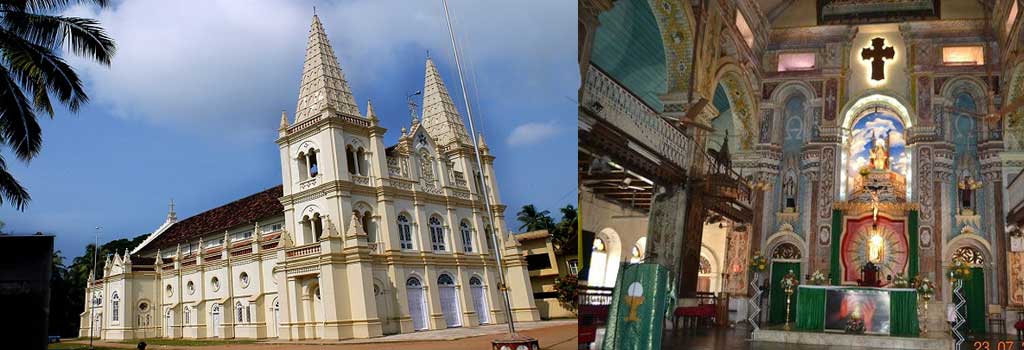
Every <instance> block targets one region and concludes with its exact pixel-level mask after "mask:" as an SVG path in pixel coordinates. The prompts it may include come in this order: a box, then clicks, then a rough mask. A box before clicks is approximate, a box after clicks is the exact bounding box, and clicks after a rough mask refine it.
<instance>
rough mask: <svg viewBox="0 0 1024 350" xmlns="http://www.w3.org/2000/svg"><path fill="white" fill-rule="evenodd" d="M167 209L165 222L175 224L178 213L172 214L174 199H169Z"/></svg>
mask: <svg viewBox="0 0 1024 350" xmlns="http://www.w3.org/2000/svg"><path fill="white" fill-rule="evenodd" d="M167 207H168V209H167V222H177V221H178V213H176V212H174V198H171V203H170V204H168V205H167Z"/></svg>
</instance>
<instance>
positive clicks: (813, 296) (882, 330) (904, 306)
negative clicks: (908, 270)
mask: <svg viewBox="0 0 1024 350" xmlns="http://www.w3.org/2000/svg"><path fill="white" fill-rule="evenodd" d="M798 288H799V290H798V292H797V293H795V294H796V295H797V300H796V305H797V306H796V311H797V312H796V329H798V330H802V331H818V332H842V331H843V330H842V329H837V327H836V324H841V323H840V322H845V319H846V318H845V317H844V316H842V315H839V314H836V315H828V311H827V310H828V309H831V310H832V311H833V312H836V310H843V311H849V310H846V308H847V306H848V305H847V306H844V305H839V304H842V303H846V302H847V299H840V297H841V296H842V295H853V297H852V298H860V297H859V296H861V295H864V296H867V295H877V296H878V297H880V298H878V301H879V302H881V303H884V302H885V300H886V299H887V301H888V304H889V309H888V310H887V311H888V315H885V312H877V311H875V310H873V309H872V310H870V312H871V313H872V316H875V315H879V318H878V319H877V320H874V321H875V322H874V323H873V325H874V331H868V332H867V333H869V334H888V335H892V336H901V337H917V336H918V331H919V329H918V322H917V291H916V290H915V289H913V288H872V287H856V286H813V285H807V286H799V287H798ZM830 290H831V291H833V292H832V293H831V295H832V297H831V299H832V300H831V301H830V300H829V297H827V296H826V295H827V294H830V293H827V292H828V291H830ZM886 297H887V298H886ZM864 299H868V298H864ZM855 300H857V301H861V299H855ZM826 303H831V304H830V305H828V306H826ZM868 303H869V304H871V305H876V303H875V300H868ZM832 304H836V305H832ZM857 308H859V306H857ZM828 317H832V320H831V321H832V326H831V327H829V328H828V329H826V318H828ZM862 317H863V316H862ZM885 317H888V320H886V319H885ZM868 327H871V326H868Z"/></svg>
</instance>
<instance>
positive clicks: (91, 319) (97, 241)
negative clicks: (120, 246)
mask: <svg viewBox="0 0 1024 350" xmlns="http://www.w3.org/2000/svg"><path fill="white" fill-rule="evenodd" d="M99 254H100V227H99V226H96V231H95V240H94V241H93V245H92V271H90V273H89V278H88V279H87V280H86V283H87V284H88V282H89V281H90V280H95V279H96V256H97V255H99ZM93 294H94V293H93V292H92V291H90V292H89V295H93ZM93 299H95V297H93ZM86 302H87V303H89V308H90V309H91V310H92V312H90V313H89V350H92V349H93V347H92V331H93V329H94V327H95V325H96V322H95V321H96V301H95V300H87V301H86Z"/></svg>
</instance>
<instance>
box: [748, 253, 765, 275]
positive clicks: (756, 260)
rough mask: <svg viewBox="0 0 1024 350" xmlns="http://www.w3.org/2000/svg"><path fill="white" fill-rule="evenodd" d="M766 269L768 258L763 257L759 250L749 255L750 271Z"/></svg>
mask: <svg viewBox="0 0 1024 350" xmlns="http://www.w3.org/2000/svg"><path fill="white" fill-rule="evenodd" d="M766 269H768V259H765V257H764V256H763V255H761V252H756V253H754V256H752V257H750V271H754V272H764V270H766Z"/></svg>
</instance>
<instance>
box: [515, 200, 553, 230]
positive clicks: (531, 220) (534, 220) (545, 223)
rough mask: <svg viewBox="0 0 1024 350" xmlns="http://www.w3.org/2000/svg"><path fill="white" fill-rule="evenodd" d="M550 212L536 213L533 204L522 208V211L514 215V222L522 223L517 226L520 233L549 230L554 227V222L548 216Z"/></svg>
mask: <svg viewBox="0 0 1024 350" xmlns="http://www.w3.org/2000/svg"><path fill="white" fill-rule="evenodd" d="M550 214H551V212H549V211H547V210H544V211H539V212H538V211H537V207H535V206H533V204H527V205H524V206H523V209H522V210H520V211H519V213H518V214H516V220H519V222H521V223H523V224H522V225H520V226H519V230H520V231H537V230H550V229H552V228H553V227H554V221H552V220H551V216H549V215H550Z"/></svg>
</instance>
